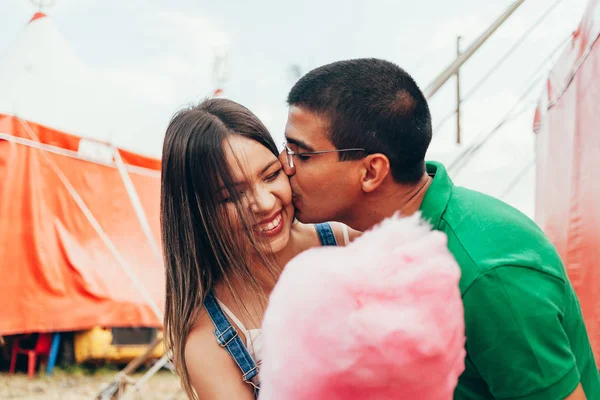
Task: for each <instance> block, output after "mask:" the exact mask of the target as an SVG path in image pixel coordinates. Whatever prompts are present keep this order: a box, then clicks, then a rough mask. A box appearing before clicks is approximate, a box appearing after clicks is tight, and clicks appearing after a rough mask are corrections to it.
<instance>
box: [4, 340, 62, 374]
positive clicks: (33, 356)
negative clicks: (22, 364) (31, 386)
mask: <svg viewBox="0 0 600 400" xmlns="http://www.w3.org/2000/svg"><path fill="white" fill-rule="evenodd" d="M29 337H30V335H25V336H21V337H17V338H15V339H14V340H13V348H12V356H11V359H10V372H9V374H10V375H12V374H14V373H15V367H16V365H17V357H18V356H19V355H20V354H23V355H27V358H28V366H27V375H29V378H30V379H32V378H33V377H34V376H35V370H36V366H37V359H38V357H46V358H47V357H48V356H49V355H50V345H51V344H52V334H51V333H40V334H38V336H37V340H36V341H35V345H34V346H33V348H30V347H29V346H27V347H28V348H24V347H21V342H22V341H25V340H26V339H28V338H29Z"/></svg>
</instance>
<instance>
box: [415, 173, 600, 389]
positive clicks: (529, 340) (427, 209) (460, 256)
mask: <svg viewBox="0 0 600 400" xmlns="http://www.w3.org/2000/svg"><path fill="white" fill-rule="evenodd" d="M427 172H428V173H429V174H430V175H434V174H435V176H434V178H433V182H432V183H431V186H430V187H429V189H428V190H427V193H426V195H425V198H424V200H423V204H422V205H421V212H422V215H423V217H424V218H425V219H426V220H428V221H429V222H430V223H431V224H432V225H433V227H434V228H435V229H438V230H440V231H442V232H444V233H446V235H447V236H448V247H449V249H450V251H451V252H452V254H454V257H455V258H456V260H457V261H458V264H459V265H460V268H461V270H462V277H461V281H460V290H461V293H462V298H463V303H464V307H465V328H466V337H467V341H466V350H467V357H466V360H465V371H464V373H463V374H462V375H461V377H460V379H459V382H458V386H457V388H456V391H455V393H454V399H455V400H463V399H469V400H472V399H518V400H555V399H564V398H565V397H566V396H568V395H569V394H571V393H572V392H573V390H575V388H576V387H577V385H578V384H579V382H581V384H582V386H583V389H584V391H585V394H586V396H587V398H588V399H589V400H594V399H600V377H599V374H598V369H597V367H596V364H595V362H594V356H593V353H592V350H591V347H590V343H589V340H588V336H587V332H586V328H585V325H584V322H583V318H582V315H581V309H580V306H579V301H578V299H577V296H576V295H575V291H574V290H573V287H572V286H571V283H570V281H569V279H568V278H567V275H566V272H565V268H564V266H563V264H562V262H561V260H560V257H559V256H558V254H557V252H556V250H555V248H554V246H553V245H552V244H551V243H550V241H549V240H548V239H547V238H546V236H545V235H544V233H543V232H542V231H541V229H539V227H538V226H537V225H536V224H535V223H534V222H533V221H531V220H530V219H529V218H528V217H526V216H525V215H523V214H522V213H520V212H519V211H517V210H516V209H514V208H512V207H510V206H509V205H507V204H505V203H503V202H501V201H500V200H497V199H495V198H493V197H489V196H486V195H484V194H482V193H478V192H474V191H471V190H468V189H465V188H462V187H457V186H454V184H453V183H452V181H451V180H450V178H449V176H448V173H447V172H446V169H445V168H444V166H443V165H441V164H439V163H433V162H431V163H429V162H428V163H427Z"/></svg>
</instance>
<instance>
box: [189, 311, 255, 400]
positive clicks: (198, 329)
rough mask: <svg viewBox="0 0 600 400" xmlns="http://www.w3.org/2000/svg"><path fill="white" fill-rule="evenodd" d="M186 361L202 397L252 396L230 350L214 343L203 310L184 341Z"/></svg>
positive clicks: (240, 397)
mask: <svg viewBox="0 0 600 400" xmlns="http://www.w3.org/2000/svg"><path fill="white" fill-rule="evenodd" d="M185 365H186V367H187V370H188V375H189V378H190V382H191V384H192V386H193V387H194V389H195V390H196V393H198V396H199V397H200V398H201V399H210V400H220V399H232V398H235V399H243V400H246V399H248V400H251V399H253V394H252V389H251V387H250V385H249V384H247V383H244V382H243V380H242V373H241V371H240V369H239V368H238V366H237V364H236V363H235V361H234V360H233V359H232V358H231V356H230V355H229V353H228V352H227V351H226V349H224V348H223V347H221V346H220V345H219V343H217V339H216V337H215V334H214V326H213V324H212V321H211V320H210V318H209V317H208V315H206V314H205V313H203V315H201V316H200V318H199V319H198V322H197V323H196V325H195V326H194V327H193V328H192V330H191V331H190V333H189V336H188V338H187V341H186V344H185Z"/></svg>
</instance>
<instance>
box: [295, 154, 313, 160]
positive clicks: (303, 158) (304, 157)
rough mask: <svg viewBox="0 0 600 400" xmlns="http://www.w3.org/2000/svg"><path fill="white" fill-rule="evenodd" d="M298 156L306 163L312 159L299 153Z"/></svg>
mask: <svg viewBox="0 0 600 400" xmlns="http://www.w3.org/2000/svg"><path fill="white" fill-rule="evenodd" d="M296 155H297V156H298V159H300V160H302V161H306V160H308V159H309V158H310V156H303V155H302V153H297V154H296Z"/></svg>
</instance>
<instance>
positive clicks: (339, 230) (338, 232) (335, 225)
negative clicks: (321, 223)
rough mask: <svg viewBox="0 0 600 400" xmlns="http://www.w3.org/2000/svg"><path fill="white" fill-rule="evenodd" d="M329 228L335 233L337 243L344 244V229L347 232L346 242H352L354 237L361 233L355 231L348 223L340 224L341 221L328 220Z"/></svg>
mask: <svg viewBox="0 0 600 400" xmlns="http://www.w3.org/2000/svg"><path fill="white" fill-rule="evenodd" d="M330 224H331V229H333V234H334V235H335V240H336V241H337V242H338V245H340V246H345V245H346V241H345V239H344V236H345V235H344V231H346V232H347V233H348V243H352V241H353V240H354V239H356V238H357V237H359V236H360V235H362V232H359V231H355V230H354V229H352V228H350V227H349V226H348V225H345V224H342V223H341V222H330Z"/></svg>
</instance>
